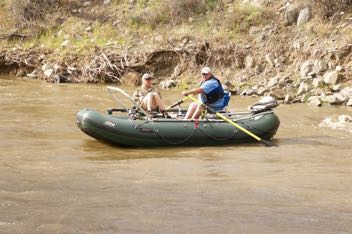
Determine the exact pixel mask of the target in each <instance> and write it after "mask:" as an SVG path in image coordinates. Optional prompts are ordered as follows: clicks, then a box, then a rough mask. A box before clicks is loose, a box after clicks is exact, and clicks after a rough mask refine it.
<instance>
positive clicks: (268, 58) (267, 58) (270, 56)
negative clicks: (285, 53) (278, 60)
mask: <svg viewBox="0 0 352 234" xmlns="http://www.w3.org/2000/svg"><path fill="white" fill-rule="evenodd" d="M274 60H275V56H274V54H273V53H269V54H267V55H265V61H266V62H267V63H269V65H270V66H271V67H274V65H275V62H274Z"/></svg>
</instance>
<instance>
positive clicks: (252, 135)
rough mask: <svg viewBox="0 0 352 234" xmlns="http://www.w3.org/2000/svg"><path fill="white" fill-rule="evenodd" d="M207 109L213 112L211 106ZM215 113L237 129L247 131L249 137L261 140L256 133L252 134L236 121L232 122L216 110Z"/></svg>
mask: <svg viewBox="0 0 352 234" xmlns="http://www.w3.org/2000/svg"><path fill="white" fill-rule="evenodd" d="M209 110H211V111H213V112H214V110H212V109H211V108H209ZM216 115H217V116H219V117H220V118H222V119H223V120H225V121H227V122H228V123H229V124H231V125H232V126H234V127H236V128H238V129H240V130H242V131H243V132H245V133H247V134H248V135H250V136H251V137H253V138H254V139H256V140H257V141H261V140H262V139H261V138H260V137H257V136H256V135H254V134H253V133H251V132H250V131H248V130H247V129H245V128H243V127H241V126H240V125H239V124H237V123H235V122H233V121H232V120H230V119H228V118H226V117H225V116H224V115H222V114H220V113H219V112H216Z"/></svg>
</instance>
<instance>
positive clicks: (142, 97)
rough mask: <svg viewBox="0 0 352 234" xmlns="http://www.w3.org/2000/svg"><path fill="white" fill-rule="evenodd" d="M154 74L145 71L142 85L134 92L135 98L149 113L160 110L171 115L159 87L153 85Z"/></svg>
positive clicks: (165, 115)
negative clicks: (166, 108)
mask: <svg viewBox="0 0 352 234" xmlns="http://www.w3.org/2000/svg"><path fill="white" fill-rule="evenodd" d="M152 78H153V77H152V75H151V74H149V73H145V74H144V75H143V76H142V86H141V87H139V88H137V89H136V91H135V92H134V94H133V96H132V97H133V98H134V100H135V101H136V102H137V103H138V104H139V105H140V106H141V107H142V108H143V109H144V110H145V111H147V112H148V113H151V112H152V111H160V112H161V113H163V115H164V117H169V116H168V114H167V112H166V111H165V106H164V104H163V102H162V100H161V96H160V94H159V92H158V90H157V89H155V88H154V87H153V86H152Z"/></svg>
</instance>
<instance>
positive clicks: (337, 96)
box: [333, 93, 346, 104]
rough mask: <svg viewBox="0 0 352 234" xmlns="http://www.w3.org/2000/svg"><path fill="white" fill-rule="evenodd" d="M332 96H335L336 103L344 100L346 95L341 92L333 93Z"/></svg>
mask: <svg viewBox="0 0 352 234" xmlns="http://www.w3.org/2000/svg"><path fill="white" fill-rule="evenodd" d="M333 96H334V97H335V98H336V102H335V103H336V104H342V103H344V102H345V101H346V97H345V96H343V95H342V94H341V93H334V95H333Z"/></svg>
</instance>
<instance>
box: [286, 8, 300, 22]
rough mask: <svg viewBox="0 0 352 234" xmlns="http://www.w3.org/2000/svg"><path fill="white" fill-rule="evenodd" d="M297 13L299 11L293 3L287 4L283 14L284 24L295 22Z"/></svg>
mask: <svg viewBox="0 0 352 234" xmlns="http://www.w3.org/2000/svg"><path fill="white" fill-rule="evenodd" d="M298 13H299V10H298V8H297V7H296V6H295V5H293V4H290V5H288V6H287V7H286V11H285V16H284V18H285V19H284V24H285V26H290V25H293V24H294V23H296V22H297V18H298Z"/></svg>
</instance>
